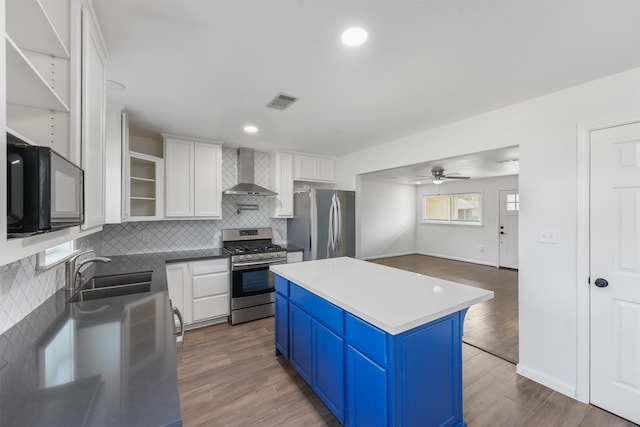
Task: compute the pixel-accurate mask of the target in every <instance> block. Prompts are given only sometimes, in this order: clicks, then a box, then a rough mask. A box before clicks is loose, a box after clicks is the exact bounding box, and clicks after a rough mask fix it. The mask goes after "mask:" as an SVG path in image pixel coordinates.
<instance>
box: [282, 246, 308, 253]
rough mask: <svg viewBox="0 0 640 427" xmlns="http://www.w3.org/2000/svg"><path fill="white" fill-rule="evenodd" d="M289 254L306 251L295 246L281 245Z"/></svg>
mask: <svg viewBox="0 0 640 427" xmlns="http://www.w3.org/2000/svg"><path fill="white" fill-rule="evenodd" d="M280 246H282V248H283V249H284V250H285V251H287V252H302V251H304V249H302V248H300V247H298V246H293V245H280Z"/></svg>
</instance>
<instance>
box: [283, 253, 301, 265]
mask: <svg viewBox="0 0 640 427" xmlns="http://www.w3.org/2000/svg"><path fill="white" fill-rule="evenodd" d="M303 257H304V252H303V251H295V252H287V264H291V263H294V262H302V261H303Z"/></svg>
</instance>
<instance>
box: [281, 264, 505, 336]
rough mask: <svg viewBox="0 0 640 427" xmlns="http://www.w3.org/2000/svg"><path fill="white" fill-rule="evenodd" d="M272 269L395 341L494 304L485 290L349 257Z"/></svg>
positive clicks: (489, 292)
mask: <svg viewBox="0 0 640 427" xmlns="http://www.w3.org/2000/svg"><path fill="white" fill-rule="evenodd" d="M270 268H271V271H273V272H274V273H276V274H278V275H280V276H282V277H284V278H285V279H287V280H289V281H291V282H293V283H296V284H297V285H299V286H301V287H302V288H304V289H307V290H308V291H310V292H312V293H314V294H316V295H318V296H320V297H322V298H324V299H326V300H327V301H330V302H332V303H333V304H335V305H337V306H338V307H340V308H342V309H344V310H345V311H348V312H349V313H352V314H354V315H356V316H358V317H360V318H361V319H363V320H366V321H367V322H369V323H371V324H372V325H375V326H377V327H378V328H380V329H382V330H384V331H385V332H388V333H389V334H392V335H397V334H400V333H402V332H405V331H408V330H410V329H413V328H415V327H417V326H421V325H424V324H426V323H429V322H431V321H433V320H436V319H439V318H441V317H444V316H446V315H448V314H451V313H455V312H457V311H460V310H462V309H464V308H467V307H469V306H471V305H473V304H477V303H480V302H483V301H487V300H490V299H492V298H493V292H491V291H487V290H485V289H481V288H474V287H472V286H467V285H462V284H460V283H455V282H451V281H448V280H443V279H438V278H435V277H431V276H425V275H422V274H418V273H412V272H409V271H405V270H399V269H396V268H392V267H387V266H383V265H379V264H374V263H372V262H368V261H362V260H358V259H353V258H347V257H344V258H331V259H323V260H318V261H307V262H299V263H293V264H282V265H274V266H271V267H270Z"/></svg>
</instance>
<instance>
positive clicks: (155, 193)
mask: <svg viewBox="0 0 640 427" xmlns="http://www.w3.org/2000/svg"><path fill="white" fill-rule="evenodd" d="M128 161H129V180H128V182H129V192H128V203H129V218H128V219H129V220H153V219H157V218H158V215H159V213H160V212H161V210H160V206H159V204H160V203H161V195H160V194H159V191H160V189H159V188H158V186H159V185H160V186H161V185H162V182H161V179H162V158H159V157H155V156H151V155H148V154H144V153H139V152H135V151H129V156H128ZM159 197H160V199H159Z"/></svg>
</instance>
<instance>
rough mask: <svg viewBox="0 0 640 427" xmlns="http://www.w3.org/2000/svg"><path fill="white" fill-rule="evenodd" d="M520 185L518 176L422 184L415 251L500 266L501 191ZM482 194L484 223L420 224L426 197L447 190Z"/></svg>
mask: <svg viewBox="0 0 640 427" xmlns="http://www.w3.org/2000/svg"><path fill="white" fill-rule="evenodd" d="M517 188H518V176H517V175H513V176H504V177H497V178H487V179H472V180H469V181H459V182H455V181H448V182H444V183H443V184H440V185H421V186H419V187H418V188H417V191H416V196H417V197H416V215H417V218H418V226H417V229H416V252H418V253H421V254H423V255H434V256H439V257H443V258H451V259H456V260H460V261H467V262H475V263H478V264H487V265H493V266H497V265H498V261H499V259H498V257H499V252H500V245H499V243H498V222H499V220H500V218H499V215H500V210H499V200H498V199H499V198H498V192H499V191H500V190H514V189H517ZM477 192H480V193H482V226H475V225H450V224H433V223H421V222H420V220H421V218H422V205H423V200H422V198H423V196H425V195H433V194H446V193H452V194H455V193H477Z"/></svg>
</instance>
